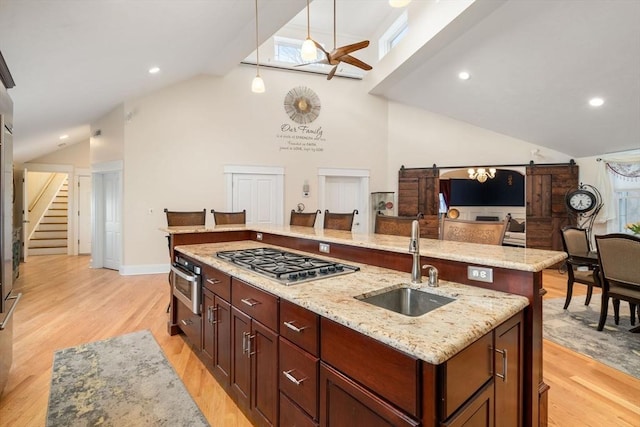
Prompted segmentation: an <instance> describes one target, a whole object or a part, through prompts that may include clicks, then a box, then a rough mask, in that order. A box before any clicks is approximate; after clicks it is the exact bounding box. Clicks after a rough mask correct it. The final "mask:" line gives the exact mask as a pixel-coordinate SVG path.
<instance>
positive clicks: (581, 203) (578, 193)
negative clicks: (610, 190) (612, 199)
mask: <svg viewBox="0 0 640 427" xmlns="http://www.w3.org/2000/svg"><path fill="white" fill-rule="evenodd" d="M565 202H566V204H567V208H569V210H572V211H573V212H576V213H583V212H587V211H589V210H591V209H593V207H594V206H595V205H596V196H595V195H594V194H593V193H592V192H591V191H589V190H587V189H578V190H573V191H569V192H568V193H567V195H566V196H565Z"/></svg>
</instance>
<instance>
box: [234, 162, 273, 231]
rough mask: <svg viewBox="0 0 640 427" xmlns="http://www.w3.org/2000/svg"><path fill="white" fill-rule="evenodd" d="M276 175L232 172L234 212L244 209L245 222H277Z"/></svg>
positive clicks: (262, 223) (261, 223)
mask: <svg viewBox="0 0 640 427" xmlns="http://www.w3.org/2000/svg"><path fill="white" fill-rule="evenodd" d="M278 181H279V180H278V177H277V176H276V175H259V174H234V175H233V199H232V200H233V202H232V210H233V211H234V212H237V211H241V210H243V209H245V210H246V211H247V224H260V225H265V224H278V218H277V213H278V208H277V206H278V203H280V204H282V201H279V200H278Z"/></svg>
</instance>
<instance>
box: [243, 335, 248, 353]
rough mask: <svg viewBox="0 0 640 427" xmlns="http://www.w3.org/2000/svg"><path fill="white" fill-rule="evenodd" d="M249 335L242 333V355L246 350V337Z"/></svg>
mask: <svg viewBox="0 0 640 427" xmlns="http://www.w3.org/2000/svg"><path fill="white" fill-rule="evenodd" d="M248 335H249V333H248V332H243V333H242V353H243V354H244V353H246V352H247V351H248V350H247V336H248Z"/></svg>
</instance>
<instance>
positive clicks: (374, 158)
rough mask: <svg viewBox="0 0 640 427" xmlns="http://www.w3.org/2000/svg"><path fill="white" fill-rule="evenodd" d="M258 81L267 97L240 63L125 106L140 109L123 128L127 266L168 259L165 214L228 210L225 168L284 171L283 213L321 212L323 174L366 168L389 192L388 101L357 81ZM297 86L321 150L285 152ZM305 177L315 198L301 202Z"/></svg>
mask: <svg viewBox="0 0 640 427" xmlns="http://www.w3.org/2000/svg"><path fill="white" fill-rule="evenodd" d="M261 75H262V77H263V78H264V80H265V84H266V87H267V91H266V93H264V94H260V95H258V94H254V93H252V92H251V90H250V86H251V80H252V79H253V77H254V76H255V68H253V67H250V66H239V67H237V68H236V69H235V70H234V71H232V72H231V73H229V74H228V75H227V76H225V77H223V78H218V77H210V76H200V77H197V78H194V79H191V80H189V81H186V82H183V83H180V84H177V85H174V86H171V87H169V88H166V89H164V90H162V91H159V92H156V93H154V94H151V95H149V96H146V97H143V98H140V99H136V100H132V101H130V102H127V103H126V104H125V106H124V111H132V112H135V113H134V114H133V115H132V117H131V120H129V121H127V122H125V126H124V141H125V143H124V204H123V206H124V224H123V238H124V239H123V242H124V243H123V245H124V253H123V264H124V266H125V268H126V267H127V266H131V265H153V264H160V263H167V262H168V256H167V247H166V240H165V237H164V235H163V233H162V232H160V231H159V230H158V228H159V227H163V226H165V225H166V218H165V214H164V213H163V211H162V210H163V208H170V209H172V210H187V209H188V210H192V209H195V210H197V209H203V208H206V209H207V211H209V210H210V209H212V208H213V209H219V210H224V209H226V208H228V207H227V206H225V200H226V199H225V194H224V176H223V168H224V166H225V165H256V166H281V167H284V168H285V206H284V211H285V213H288V212H289V211H290V210H291V209H293V208H295V206H296V205H297V204H298V203H299V202H302V201H304V204H305V205H306V206H307V210H308V211H311V210H313V209H315V208H316V207H317V203H318V201H317V195H318V193H317V190H318V180H317V174H318V168H326V167H330V168H354V169H367V170H369V171H370V172H371V181H370V190H371V191H380V190H383V189H384V188H383V187H385V176H386V175H387V171H386V159H385V156H384V153H385V151H386V144H387V141H386V123H387V116H386V102H385V101H384V100H382V99H379V98H377V97H373V96H371V95H368V94H366V93H364V91H363V90H362V85H363V82H362V81H360V80H353V79H340V78H335V79H333V80H331V81H327V80H326V77H324V76H319V75H313V74H306V73H296V72H286V71H274V70H270V69H261ZM296 86H307V87H309V88H311V89H313V90H314V91H315V92H316V93H317V95H318V96H319V98H320V101H321V104H322V110H321V112H320V116H319V117H318V119H316V120H315V121H314V122H313V123H311V124H310V125H309V127H310V128H312V129H314V130H318V129H320V130H321V131H322V140H321V141H319V142H318V143H317V148H319V149H321V150H322V151H316V152H312V151H307V152H299V151H290V150H282V149H281V148H283V147H285V148H286V147H287V146H288V145H287V141H288V140H289V139H290V138H289V137H285V138H283V137H282V136H283V135H284V136H286V133H284V132H282V130H281V128H282V126H283V125H284V126H290V125H295V123H293V122H292V121H291V120H290V119H289V117H288V116H287V115H286V113H285V111H284V107H283V100H284V97H285V95H286V93H287V92H288V91H289V90H290V89H292V88H294V87H296ZM103 135H104V131H103ZM92 150H93V146H92ZM92 160H93V154H92ZM305 180H307V181H308V182H309V185H310V190H311V197H310V198H306V199H303V198H302V194H301V193H302V185H303V183H304V181H305ZM150 210H151V212H152V213H149V211H150ZM285 215H286V214H285ZM286 219H287V217H286V218H285V222H286ZM207 222H208V223H209V224H211V223H212V215H211V214H210V213H209V214H208V215H207Z"/></svg>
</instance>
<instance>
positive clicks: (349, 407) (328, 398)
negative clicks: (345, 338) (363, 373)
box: [320, 363, 420, 427]
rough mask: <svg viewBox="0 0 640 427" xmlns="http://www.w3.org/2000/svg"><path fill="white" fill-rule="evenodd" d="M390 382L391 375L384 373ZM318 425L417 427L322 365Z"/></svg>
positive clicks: (388, 406) (370, 394)
mask: <svg viewBox="0 0 640 427" xmlns="http://www.w3.org/2000/svg"><path fill="white" fill-rule="evenodd" d="M387 375H389V377H390V380H391V378H392V377H393V374H392V373H391V372H389V373H387ZM320 425H321V426H323V427H390V426H396V427H404V426H418V425H420V423H419V422H417V421H415V420H413V419H412V418H410V417H409V416H407V415H406V414H404V413H403V412H401V411H399V410H398V409H396V408H395V407H394V406H392V405H391V404H390V403H388V402H386V401H384V400H382V399H381V398H380V397H378V396H377V395H375V394H374V393H372V392H371V391H369V390H367V389H365V388H363V387H362V386H360V385H359V384H357V383H355V382H353V381H352V380H351V379H349V378H347V377H346V376H344V375H342V374H341V373H340V372H338V371H336V370H334V369H332V368H330V367H329V366H328V365H325V364H324V363H321V364H320Z"/></svg>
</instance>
